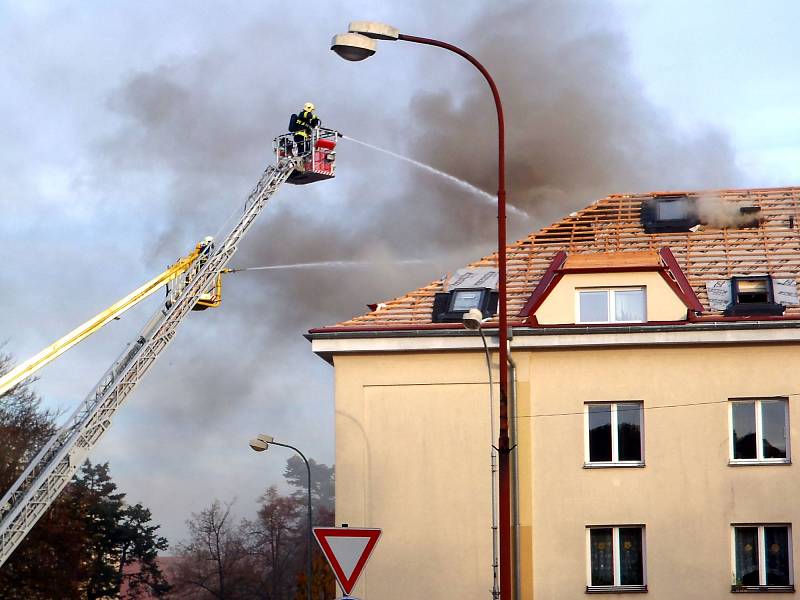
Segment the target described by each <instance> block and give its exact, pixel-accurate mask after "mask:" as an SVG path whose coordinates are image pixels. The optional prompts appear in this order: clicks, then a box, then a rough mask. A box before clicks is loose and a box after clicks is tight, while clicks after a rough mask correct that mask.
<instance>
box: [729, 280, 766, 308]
mask: <svg viewBox="0 0 800 600" xmlns="http://www.w3.org/2000/svg"><path fill="white" fill-rule="evenodd" d="M736 287H737V288H738V290H739V294H738V296H737V298H736V301H737V302H739V303H740V304H750V303H758V302H769V282H768V281H767V279H766V278H764V279H739V280H737V281H736Z"/></svg>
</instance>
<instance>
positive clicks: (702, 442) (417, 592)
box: [308, 188, 800, 600]
mask: <svg viewBox="0 0 800 600" xmlns="http://www.w3.org/2000/svg"><path fill="white" fill-rule="evenodd" d="M798 207H800V188H780V189H758V190H724V191H717V192H703V193H700V192H670V193H654V194H641V195H614V196H609V197H607V198H604V199H601V200H599V201H597V202H595V203H594V204H592V205H591V206H589V207H587V208H585V209H584V210H581V211H578V212H577V213H572V214H571V215H569V216H567V217H565V218H564V219H562V220H561V221H559V222H557V223H555V224H553V225H551V226H549V227H545V228H543V229H542V230H540V231H538V232H534V233H532V234H531V235H529V236H528V237H526V238H524V239H522V240H519V241H518V242H516V243H514V244H512V245H510V246H509V247H508V248H507V249H506V252H507V257H508V265H509V272H508V289H509V303H508V304H509V322H510V323H511V324H512V326H513V340H512V342H511V352H512V356H513V359H514V363H515V365H516V368H515V369H514V370H513V374H514V381H513V388H514V390H515V396H516V402H515V406H516V408H515V418H514V425H515V430H516V443H517V445H516V448H515V450H514V452H515V459H516V469H515V470H516V481H517V489H518V507H519V510H518V516H517V518H516V519H515V523H514V527H515V530H516V531H517V532H518V538H519V544H518V554H517V558H518V563H519V575H520V577H519V580H520V598H523V599H526V600H527V599H532V598H535V599H537V600H540V599H548V600H549V599H552V598H559V599H561V598H580V597H584V596H585V595H586V594H594V593H614V594H616V595H621V596H622V597H628V596H631V597H633V594H643V593H644V594H647V595H648V596H650V597H653V598H658V599H675V598H680V599H695V598H696V599H701V598H702V599H704V600H708V599H712V600H713V599H717V598H727V597H729V596H730V594H732V593H759V592H769V593H778V594H780V593H784V594H790V593H793V592H794V577H795V575H796V574H797V573H798V564H797V562H796V561H795V558H794V554H793V547H796V545H797V543H798V540H797V537H796V535H795V531H794V528H798V527H800V504H798V502H797V501H796V498H797V497H798V492H800V477H798V474H797V473H796V471H795V466H794V465H793V464H792V444H793V442H794V443H795V444H796V443H798V441H800V433H798V430H797V428H796V427H795V426H794V424H796V423H800V413H798V410H800V409H798V402H800V368H798V366H797V365H798V364H800V361H799V360H798V359H800V302H799V301H798V294H797V286H796V278H797V275H798V273H799V272H800V231H798V225H799V224H798V223H797V220H798V216H800V214H799V213H798V210H799V208H798ZM495 265H496V256H493V255H492V256H487V257H484V258H482V259H480V260H478V261H475V262H474V263H472V264H470V265H468V266H467V267H465V268H463V269H460V270H459V271H457V272H456V273H454V274H452V275H447V276H444V277H442V278H441V279H440V280H438V281H435V282H432V283H431V284H429V285H427V286H424V287H422V288H420V289H418V290H415V291H413V292H410V293H409V294H407V295H404V296H402V297H400V298H396V299H394V300H390V301H387V302H385V303H381V304H380V305H378V307H377V308H376V310H373V311H371V312H370V313H368V314H365V315H361V316H358V317H356V318H354V319H351V320H349V321H346V322H343V323H340V324H337V325H334V326H327V327H322V328H319V329H313V330H311V331H310V332H309V336H308V337H309V338H310V339H311V341H312V349H313V351H314V352H316V353H317V354H318V355H319V356H321V357H322V358H324V359H325V360H327V361H329V362H330V363H331V364H332V365H333V367H334V369H335V397H336V465H337V497H336V519H337V522H345V523H349V524H351V525H353V526H355V525H365V526H374V527H381V528H383V530H384V534H383V537H382V539H381V544H380V547H379V548H378V549H376V551H375V554H374V557H373V558H372V560H371V562H370V565H369V567H368V569H367V572H366V574H365V575H364V577H363V580H362V582H361V583H360V584H359V586H360V590H357V593H356V595H358V596H365V597H372V598H376V597H377V598H382V599H389V600H391V599H395V598H397V599H400V598H406V597H408V595H409V594H410V593H412V594H413V595H414V596H416V597H425V598H428V599H431V598H434V599H442V600H444V599H452V598H484V597H486V596H487V594H488V593H489V590H490V589H491V586H492V570H491V566H490V565H491V562H492V537H491V529H490V527H491V475H490V452H491V450H490V440H491V439H492V436H493V435H496V424H495V429H494V431H495V434H493V433H492V430H491V426H492V424H491V420H490V404H489V397H490V396H489V389H488V387H489V386H488V371H487V366H486V362H485V358H484V353H483V345H482V341H481V337H480V335H479V334H478V332H475V331H469V330H466V329H465V328H464V326H463V324H462V322H461V320H462V317H463V315H464V314H465V312H466V311H467V310H469V309H470V308H477V309H479V310H481V311H482V312H483V314H484V316H485V317H486V318H487V319H488V320H487V322H486V323H485V325H484V327H483V329H484V330H485V333H486V335H487V342H488V344H489V346H490V348H494V349H495V351H494V352H493V353H492V367H493V380H494V382H495V383H496V381H497V376H498V373H497V353H496V348H497V337H496V332H497V329H496V327H497V325H496V320H493V319H495V317H496V315H495V312H496V306H497V294H496V291H495V286H496V282H497V277H496V272H495V271H494V267H495ZM365 300H368V299H365ZM495 396H496V394H495ZM494 414H495V415H497V411H496V410H495V411H494Z"/></svg>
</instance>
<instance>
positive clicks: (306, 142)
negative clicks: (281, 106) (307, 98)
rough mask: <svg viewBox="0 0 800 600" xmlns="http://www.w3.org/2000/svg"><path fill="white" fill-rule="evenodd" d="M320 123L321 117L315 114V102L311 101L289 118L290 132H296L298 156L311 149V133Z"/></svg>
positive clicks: (295, 139) (295, 140)
mask: <svg viewBox="0 0 800 600" xmlns="http://www.w3.org/2000/svg"><path fill="white" fill-rule="evenodd" d="M319 125H320V120H319V117H317V115H315V114H314V104H313V103H311V102H306V103H305V104H304V105H303V110H301V111H300V112H298V113H295V114H292V116H291V117H290V119H289V132H290V133H293V134H294V142H295V146H296V148H297V155H298V156H303V155H304V154H305V153H306V152H308V151H310V150H311V134H312V132H313V131H314V128H315V127H319Z"/></svg>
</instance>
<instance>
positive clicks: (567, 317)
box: [536, 271, 686, 325]
mask: <svg viewBox="0 0 800 600" xmlns="http://www.w3.org/2000/svg"><path fill="white" fill-rule="evenodd" d="M629 286H636V287H644V288H645V289H646V296H647V320H648V321H682V320H684V319H686V305H685V304H684V303H683V301H682V300H681V299H680V298H678V296H676V295H675V292H673V291H672V288H670V287H669V285H667V282H666V281H664V278H663V277H662V276H661V275H660V274H659V273H656V272H653V271H641V272H633V273H567V274H566V275H564V277H563V278H562V279H561V280H560V281H559V282H558V283H557V284H556V286H555V287H554V288H553V289H552V290H551V291H550V293H549V294H548V296H547V298H546V299H545V300H544V302H542V305H541V306H540V307H539V308H538V309H537V310H536V319H537V320H538V321H539V323H540V324H541V325H555V324H559V325H560V324H562V323H577V320H578V315H577V312H576V304H575V301H576V298H577V296H578V294H577V293H576V291H575V290H576V289H578V288H593V287H629Z"/></svg>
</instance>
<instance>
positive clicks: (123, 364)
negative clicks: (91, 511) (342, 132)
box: [0, 129, 338, 567]
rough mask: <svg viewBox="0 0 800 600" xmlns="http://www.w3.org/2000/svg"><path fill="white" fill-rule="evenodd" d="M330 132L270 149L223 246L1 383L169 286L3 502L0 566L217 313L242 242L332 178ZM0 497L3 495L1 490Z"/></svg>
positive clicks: (10, 385)
mask: <svg viewBox="0 0 800 600" xmlns="http://www.w3.org/2000/svg"><path fill="white" fill-rule="evenodd" d="M337 136H338V133H337V132H336V131H334V130H332V129H317V130H315V132H314V134H313V136H312V137H311V139H312V141H313V143H312V144H311V145H310V146H308V148H307V149H306V151H305V152H300V153H298V152H297V148H296V147H295V146H294V144H293V141H292V144H289V143H288V142H289V140H288V139H287V138H290V137H291V136H286V135H282V136H278V137H277V138H275V140H274V142H273V147H274V148H275V156H276V163H275V165H270V166H269V167H267V168H266V170H265V171H264V172H263V174H262V175H261V178H260V179H259V180H258V183H257V184H256V185H255V187H254V188H253V190H252V191H251V192H250V195H249V196H248V198H247V201H246V202H245V206H244V210H243V211H242V214H241V216H240V217H239V219H238V221H237V222H236V223H235V224H234V226H233V227H232V228H231V229H230V231H229V232H228V233H227V235H226V236H225V237H224V238H223V239H222V240H221V241H216V240H211V239H210V238H206V239H204V240H203V241H202V242H200V243H199V244H198V245H197V247H196V248H195V249H194V250H193V251H192V252H191V253H190V254H189V255H187V256H186V257H184V258H182V259H180V260H179V261H177V262H176V263H175V264H174V265H171V266H170V267H169V268H168V269H167V270H166V271H164V272H163V273H162V274H161V275H159V276H157V277H156V278H154V279H152V280H151V281H149V282H147V283H146V284H144V285H143V286H140V287H139V288H137V289H136V290H134V291H133V292H131V293H130V294H128V295H127V296H125V297H124V298H123V299H121V300H119V301H118V302H116V303H115V304H113V305H112V306H111V307H109V308H108V309H106V310H104V311H103V312H102V313H100V314H99V315H97V316H96V317H94V318H92V319H90V320H89V321H87V322H86V323H84V324H83V325H80V326H79V327H77V328H76V329H74V330H72V331H71V332H69V333H68V334H67V335H65V336H63V337H62V338H60V339H59V340H57V341H56V342H54V343H53V344H51V345H50V346H48V347H47V348H45V349H44V350H42V351H41V352H39V353H38V354H36V355H35V356H34V357H32V358H31V359H28V360H26V361H24V362H23V363H21V364H20V365H19V367H18V368H16V369H13V370H12V371H11V372H9V373H6V374H5V375H3V376H0V396H2V395H3V394H4V393H6V392H8V391H13V389H14V388H15V387H16V386H17V385H19V384H20V383H22V382H23V381H24V380H26V379H28V378H30V377H31V376H33V375H34V374H35V373H36V372H37V371H38V370H39V369H41V368H42V367H44V366H45V365H46V364H48V363H49V362H51V361H52V360H55V359H56V358H57V357H58V356H60V355H61V354H62V353H64V352H66V351H67V350H68V349H69V348H71V347H73V346H74V345H76V344H78V343H80V342H81V341H82V340H83V339H85V338H86V337H88V336H90V335H92V334H93V333H95V332H97V331H98V330H99V329H101V328H102V327H103V326H104V325H106V324H107V323H109V322H111V321H113V320H114V319H115V318H117V317H118V316H119V315H120V314H122V313H123V312H124V311H126V310H128V309H129V308H131V307H133V306H134V305H136V304H138V303H139V302H141V301H142V300H144V299H145V298H147V297H149V296H151V295H152V294H153V292H154V291H156V290H157V289H160V288H161V287H164V286H166V288H167V297H166V300H165V301H164V302H163V304H160V305H159V307H158V309H157V310H156V312H155V314H153V316H152V317H151V318H150V319H149V320H148V321H147V323H146V324H145V326H144V327H143V328H142V329H141V331H140V332H139V335H137V336H136V337H135V338H134V340H133V341H132V342H130V343H129V344H128V345H127V346H126V347H125V348H124V349H123V351H122V353H121V354H120V355H119V357H118V358H117V359H116V360H115V361H114V362H113V363H112V364H111V366H110V367H109V369H108V370H107V371H106V372H105V374H104V375H103V376H102V377H101V378H100V381H99V382H97V384H96V385H95V386H94V387H93V388H92V389H91V391H90V392H89V394H88V395H87V396H86V398H85V399H84V400H83V401H82V402H81V403H80V404H79V405H78V407H77V408H76V409H75V411H74V412H73V413H72V415H70V417H69V418H68V419H67V421H66V422H65V423H64V424H63V425H62V426H61V427H60V428H59V429H58V430H57V431H56V433H55V434H54V435H53V436H52V437H51V438H50V439H49V440H48V441H47V442H46V443H45V444H44V446H42V447H41V448H40V449H39V450H38V452H37V454H36V455H35V456H32V457H30V460H29V462H28V463H27V465H26V466H25V469H24V470H23V471H22V474H21V475H20V476H19V478H18V479H17V480H16V481H15V482H14V484H13V485H12V486H11V488H10V489H9V490H7V491H6V492H5V494H4V495H3V496H2V498H0V567H2V565H3V564H4V563H5V562H6V560H8V557H9V556H10V555H11V553H12V552H13V551H14V549H15V548H16V547H17V546H18V545H19V543H20V542H21V541H22V540H23V539H24V538H25V536H26V535H27V534H28V532H29V531H30V530H31V529H32V528H33V526H34V525H35V524H36V522H37V521H38V520H39V519H40V518H41V517H42V515H43V514H44V513H45V512H46V511H47V509H48V508H49V507H50V505H51V504H52V503H53V501H54V500H55V499H56V498H57V497H58V495H59V494H60V493H61V491H62V490H63V489H64V487H65V486H66V485H67V483H69V481H70V479H72V476H73V475H74V474H75V472H76V471H77V470H78V468H79V467H80V466H81V464H83V462H84V461H85V460H86V458H87V457H88V456H89V453H90V452H91V450H92V449H93V448H94V447H95V446H96V445H97V443H98V442H99V441H100V439H101V438H102V436H103V434H104V433H105V432H106V431H107V430H108V428H109V427H110V426H111V423H112V420H113V418H114V416H115V415H116V414H117V412H118V411H119V409H120V408H121V407H122V404H123V403H124V402H125V400H126V399H127V398H128V396H129V395H130V393H131V392H132V391H133V390H134V388H135V387H136V385H137V384H138V383H139V381H141V379H142V377H143V376H144V375H145V373H146V372H147V371H148V370H149V369H150V367H151V366H152V365H153V364H154V363H155V361H156V360H157V359H158V357H159V356H160V355H161V354H162V353H163V352H164V350H165V349H166V347H167V346H168V345H169V343H170V342H171V341H172V339H173V338H174V337H175V334H176V331H177V328H178V325H180V323H181V322H182V321H183V319H184V318H186V316H187V315H188V314H189V313H190V312H191V311H193V310H204V309H206V308H214V307H216V306H219V304H220V302H221V294H222V280H221V278H222V274H223V273H226V272H230V269H228V268H227V265H228V263H229V261H230V260H231V258H232V257H233V255H234V254H235V253H236V250H237V249H238V248H239V243H240V242H241V241H242V238H244V236H245V234H246V233H247V232H248V231H249V229H250V227H251V226H252V224H253V222H254V221H255V219H256V217H257V216H258V215H259V213H260V212H261V211H262V210H263V209H264V207H265V206H266V204H267V202H268V201H269V200H270V198H272V196H273V195H274V194H275V192H276V191H277V190H278V188H280V186H281V185H282V184H283V183H285V182H287V181H288V182H289V183H295V184H306V183H313V182H315V181H321V180H324V179H332V178H333V177H334V176H335V166H336V152H335V148H336V138H337ZM0 491H1V490H0Z"/></svg>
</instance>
